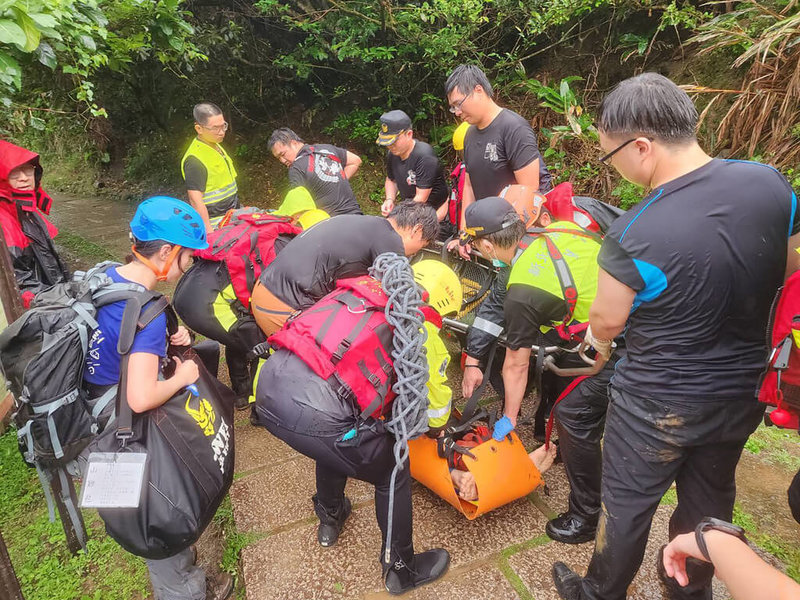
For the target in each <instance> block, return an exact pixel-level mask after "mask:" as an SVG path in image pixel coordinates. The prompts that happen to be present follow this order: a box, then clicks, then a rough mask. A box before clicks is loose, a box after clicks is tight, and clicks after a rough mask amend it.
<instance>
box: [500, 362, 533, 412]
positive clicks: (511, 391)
mask: <svg viewBox="0 0 800 600" xmlns="http://www.w3.org/2000/svg"><path fill="white" fill-rule="evenodd" d="M530 360H531V349H530V348H520V349H519V350H506V359H505V361H504V362H503V387H504V388H505V392H506V399H505V408H504V409H503V414H504V415H505V416H507V417H508V418H509V419H511V422H512V423H513V424H514V426H515V427H516V425H517V415H519V409H520V407H521V406H522V399H523V398H524V397H525V387H526V386H527V385H528V365H529V363H530Z"/></svg>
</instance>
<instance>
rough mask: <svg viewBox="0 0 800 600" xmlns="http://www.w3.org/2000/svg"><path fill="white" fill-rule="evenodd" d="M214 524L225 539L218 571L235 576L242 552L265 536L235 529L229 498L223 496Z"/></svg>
mask: <svg viewBox="0 0 800 600" xmlns="http://www.w3.org/2000/svg"><path fill="white" fill-rule="evenodd" d="M214 522H215V523H216V524H217V526H218V527H219V528H220V529H221V530H222V534H223V537H224V539H225V548H224V549H223V551H222V561H221V563H220V569H222V570H223V571H225V572H226V573H230V574H231V575H234V576H235V575H237V574H238V572H239V557H240V555H241V553H242V550H243V549H244V548H246V547H247V546H249V545H250V544H252V543H253V542H256V541H258V540H260V539H262V538H264V537H266V534H263V533H242V532H240V531H238V530H237V529H236V522H235V521H234V519H233V505H232V504H231V498H230V496H225V500H223V501H222V504H221V505H220V507H219V509H217V514H216V515H214Z"/></svg>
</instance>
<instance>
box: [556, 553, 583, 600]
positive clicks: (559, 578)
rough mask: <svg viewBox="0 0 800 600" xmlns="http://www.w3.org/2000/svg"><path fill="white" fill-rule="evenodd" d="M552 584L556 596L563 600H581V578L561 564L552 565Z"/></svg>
mask: <svg viewBox="0 0 800 600" xmlns="http://www.w3.org/2000/svg"><path fill="white" fill-rule="evenodd" d="M553 583H555V584H556V591H557V592H558V595H559V596H561V597H562V598H563V599H564V600H582V598H583V586H582V585H581V577H580V575H578V574H577V573H576V572H575V571H573V570H572V569H570V568H569V567H568V566H567V565H565V564H564V563H562V562H557V563H555V564H554V565H553Z"/></svg>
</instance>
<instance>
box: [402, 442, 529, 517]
mask: <svg viewBox="0 0 800 600" xmlns="http://www.w3.org/2000/svg"><path fill="white" fill-rule="evenodd" d="M408 447H409V452H410V454H409V461H410V464H411V476H412V477H413V478H414V479H416V480H417V481H419V482H420V483H421V484H422V485H424V486H425V487H427V488H428V489H430V490H431V491H432V492H433V493H435V494H436V495H437V496H439V497H440V498H442V499H443V500H445V501H446V502H447V503H448V504H450V505H452V506H453V507H454V508H456V509H457V510H459V511H461V513H462V514H463V515H464V516H465V517H467V518H468V519H470V520H472V519H476V518H477V517H479V516H481V515H482V514H484V513H487V512H489V511H491V510H494V509H495V508H498V507H500V506H503V505H504V504H508V503H509V502H513V501H514V500H516V499H518V498H521V497H522V496H525V495H527V494H530V493H531V492H532V491H533V490H535V489H536V488H537V487H538V486H540V485H542V483H544V482H543V480H542V476H541V474H540V473H539V471H538V470H537V469H536V467H535V466H533V462H532V461H531V460H530V458H528V453H527V452H526V451H525V447H524V446H523V445H522V441H521V440H520V439H519V438H518V437H517V434H516V433H515V432H513V431H512V432H511V434H510V435H509V437H506V439H504V440H503V441H502V442H497V441H495V440H494V439H491V438H490V439H489V441H487V442H484V443H482V444H480V445H479V446H475V447H474V448H470V452H471V453H472V454H473V455H474V456H475V458H471V457H470V456H469V455H464V456H463V461H464V465H465V466H466V467H467V469H468V470H469V472H470V473H472V475H473V476H474V477H475V483H476V485H477V487H478V499H477V500H476V501H474V502H470V501H467V500H462V499H461V498H459V496H458V493H456V490H455V488H454V487H453V480H452V479H451V477H450V467H449V466H448V464H447V459H446V458H442V457H440V456H439V454H438V452H437V443H436V440H435V439H432V438H429V437H427V436H422V437H420V438H417V439H415V440H411V441H409V442H408Z"/></svg>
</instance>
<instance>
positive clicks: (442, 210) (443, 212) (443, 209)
mask: <svg viewBox="0 0 800 600" xmlns="http://www.w3.org/2000/svg"><path fill="white" fill-rule="evenodd" d="M447 211H448V207H447V200H445V201H444V202H442V205H441V206H440V207H439V208H437V209H436V218H437V219H438V220H439V222H440V223H441V222H442V221H444V220H445V217H447Z"/></svg>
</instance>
